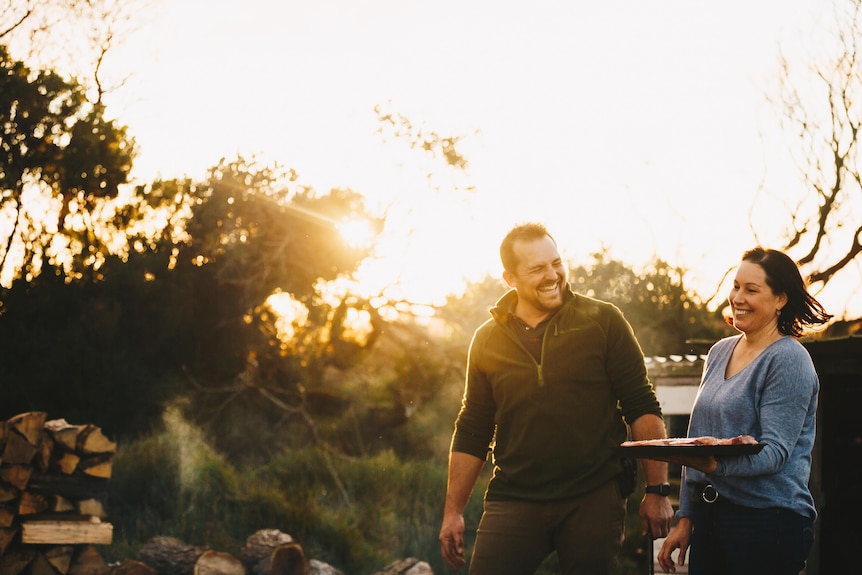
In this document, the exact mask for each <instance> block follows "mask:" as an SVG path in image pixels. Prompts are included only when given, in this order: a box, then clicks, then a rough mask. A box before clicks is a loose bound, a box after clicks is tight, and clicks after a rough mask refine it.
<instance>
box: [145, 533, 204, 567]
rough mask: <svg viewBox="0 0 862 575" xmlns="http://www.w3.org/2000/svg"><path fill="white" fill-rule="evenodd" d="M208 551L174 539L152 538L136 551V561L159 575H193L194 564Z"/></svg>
mask: <svg viewBox="0 0 862 575" xmlns="http://www.w3.org/2000/svg"><path fill="white" fill-rule="evenodd" d="M207 550H208V549H207V548H205V547H195V546H194V545H189V544H188V543H184V542H182V541H180V540H179V539H177V538H175V537H164V536H160V537H153V538H152V539H150V540H149V541H147V542H146V543H144V545H143V546H142V547H141V549H140V550H139V551H138V559H139V560H141V561H142V562H144V563H146V564H147V565H149V566H150V567H152V568H153V569H155V570H156V572H157V573H158V574H159V575H193V574H194V570H195V563H197V561H198V559H199V558H200V556H201V555H203V554H204V552H206V551H207Z"/></svg>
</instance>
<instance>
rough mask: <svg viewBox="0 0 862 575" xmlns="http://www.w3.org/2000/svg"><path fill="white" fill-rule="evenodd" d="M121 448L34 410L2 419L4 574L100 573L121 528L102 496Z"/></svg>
mask: <svg viewBox="0 0 862 575" xmlns="http://www.w3.org/2000/svg"><path fill="white" fill-rule="evenodd" d="M116 449H117V445H116V443H114V442H112V441H110V440H109V439H108V438H107V437H105V435H104V434H103V433H102V431H101V430H100V429H99V428H98V427H96V426H94V425H70V424H68V423H67V422H66V421H65V420H63V419H55V420H51V421H48V420H47V414H45V413H43V412H29V413H23V414H20V415H17V416H15V417H13V418H11V419H9V420H6V421H0V575H19V574H21V575H84V574H87V575H99V574H101V573H106V572H107V571H108V568H107V565H106V563H105V561H104V560H103V559H102V557H101V556H100V555H99V552H98V551H97V549H96V547H95V546H96V545H107V544H110V543H111V540H112V537H113V526H112V525H111V524H110V523H107V522H105V521H103V519H104V518H105V517H106V514H105V510H104V507H103V505H102V499H103V498H104V494H105V490H106V487H107V482H108V480H109V479H110V477H111V467H112V464H113V458H114V453H115V452H116Z"/></svg>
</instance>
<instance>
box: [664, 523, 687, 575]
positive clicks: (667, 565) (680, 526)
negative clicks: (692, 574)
mask: <svg viewBox="0 0 862 575" xmlns="http://www.w3.org/2000/svg"><path fill="white" fill-rule="evenodd" d="M690 539H691V521H689V520H688V518H686V517H681V518H680V520H679V521H678V522H677V524H676V526H675V527H674V528H673V529H671V531H670V533H669V534H668V536H667V537H666V538H665V540H664V543H662V545H661V549H659V552H658V557H657V559H658V564H659V566H660V567H661V568H662V570H664V572H665V573H676V564H674V562H673V558H672V557H671V553H673V551H675V550H676V549H679V555H678V556H677V564H679V565H685V556H686V554H687V553H688V545H689V541H690Z"/></svg>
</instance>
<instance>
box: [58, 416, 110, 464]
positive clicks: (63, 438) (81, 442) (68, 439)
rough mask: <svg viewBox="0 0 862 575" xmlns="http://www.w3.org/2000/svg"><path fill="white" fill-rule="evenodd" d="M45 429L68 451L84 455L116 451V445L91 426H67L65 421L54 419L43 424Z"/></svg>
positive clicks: (99, 430)
mask: <svg viewBox="0 0 862 575" xmlns="http://www.w3.org/2000/svg"><path fill="white" fill-rule="evenodd" d="M45 429H46V430H47V431H48V433H49V434H50V435H51V437H52V438H53V439H54V441H56V442H57V443H58V444H60V445H62V446H63V447H65V448H66V449H67V450H68V451H73V452H75V453H81V454H84V455H93V454H96V453H114V452H116V451H117V444H116V443H114V442H113V441H111V440H109V439H108V438H107V437H105V436H104V434H103V433H102V430H101V429H99V428H98V427H96V426H95V425H92V424H86V425H69V423H67V422H66V420H65V419H54V420H51V421H49V422H47V423H45Z"/></svg>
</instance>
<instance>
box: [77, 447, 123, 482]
mask: <svg viewBox="0 0 862 575" xmlns="http://www.w3.org/2000/svg"><path fill="white" fill-rule="evenodd" d="M113 465H114V454H113V453H100V454H97V455H93V456H91V457H84V458H82V459H81V461H79V462H78V469H77V470H78V471H80V472H81V473H83V474H85V475H89V476H90V477H99V478H102V479H110V478H111V471H112V468H113Z"/></svg>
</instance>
